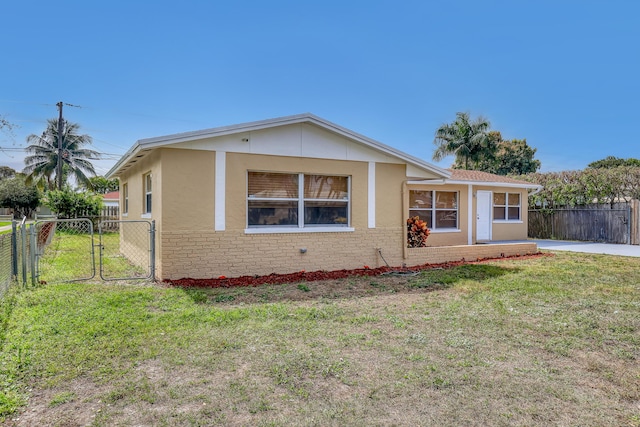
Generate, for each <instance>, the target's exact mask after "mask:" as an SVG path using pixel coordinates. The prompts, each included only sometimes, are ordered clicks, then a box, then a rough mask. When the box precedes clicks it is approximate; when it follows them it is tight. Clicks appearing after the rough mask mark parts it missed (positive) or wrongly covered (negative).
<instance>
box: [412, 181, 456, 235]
mask: <svg viewBox="0 0 640 427" xmlns="http://www.w3.org/2000/svg"><path fill="white" fill-rule="evenodd" d="M409 216H410V217H415V216H417V217H419V218H420V219H421V220H423V221H424V222H426V223H427V227H429V229H431V230H438V229H456V230H457V229H458V192H457V191H436V190H410V191H409Z"/></svg>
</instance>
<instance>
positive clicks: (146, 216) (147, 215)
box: [140, 213, 151, 219]
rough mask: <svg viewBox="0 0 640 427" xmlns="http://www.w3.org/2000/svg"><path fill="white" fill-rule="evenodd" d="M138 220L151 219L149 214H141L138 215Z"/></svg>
mask: <svg viewBox="0 0 640 427" xmlns="http://www.w3.org/2000/svg"><path fill="white" fill-rule="evenodd" d="M140 218H145V219H146V218H151V213H145V214H142V215H140Z"/></svg>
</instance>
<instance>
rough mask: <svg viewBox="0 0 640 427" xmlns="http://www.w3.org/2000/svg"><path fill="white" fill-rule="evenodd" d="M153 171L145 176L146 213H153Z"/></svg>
mask: <svg viewBox="0 0 640 427" xmlns="http://www.w3.org/2000/svg"><path fill="white" fill-rule="evenodd" d="M151 181H152V180H151V173H147V174H145V175H144V177H143V182H144V213H145V214H150V213H151V206H152V204H151V190H152V188H151Z"/></svg>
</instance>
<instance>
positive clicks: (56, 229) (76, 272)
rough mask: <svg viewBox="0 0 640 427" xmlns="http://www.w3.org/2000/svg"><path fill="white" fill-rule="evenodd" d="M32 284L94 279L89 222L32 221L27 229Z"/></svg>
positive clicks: (91, 237) (90, 226) (93, 259)
mask: <svg viewBox="0 0 640 427" xmlns="http://www.w3.org/2000/svg"><path fill="white" fill-rule="evenodd" d="M30 232H31V233H30V234H31V236H30V237H31V246H32V247H33V248H35V250H34V251H33V258H34V259H33V265H34V270H35V282H36V283H45V282H68V281H74V280H90V279H93V278H94V277H95V275H96V263H95V256H94V237H93V223H92V222H91V220H90V219H86V218H78V219H56V220H45V221H36V222H35V223H34V224H33V225H32V226H31V228H30Z"/></svg>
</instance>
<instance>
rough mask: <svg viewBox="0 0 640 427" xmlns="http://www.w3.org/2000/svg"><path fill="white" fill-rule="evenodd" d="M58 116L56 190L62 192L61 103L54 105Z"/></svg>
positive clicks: (62, 131)
mask: <svg viewBox="0 0 640 427" xmlns="http://www.w3.org/2000/svg"><path fill="white" fill-rule="evenodd" d="M56 106H57V107H58V111H59V112H60V115H59V116H58V170H57V172H56V175H57V178H58V190H62V140H63V139H64V121H63V120H62V101H60V102H58V103H57V104H56Z"/></svg>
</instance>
